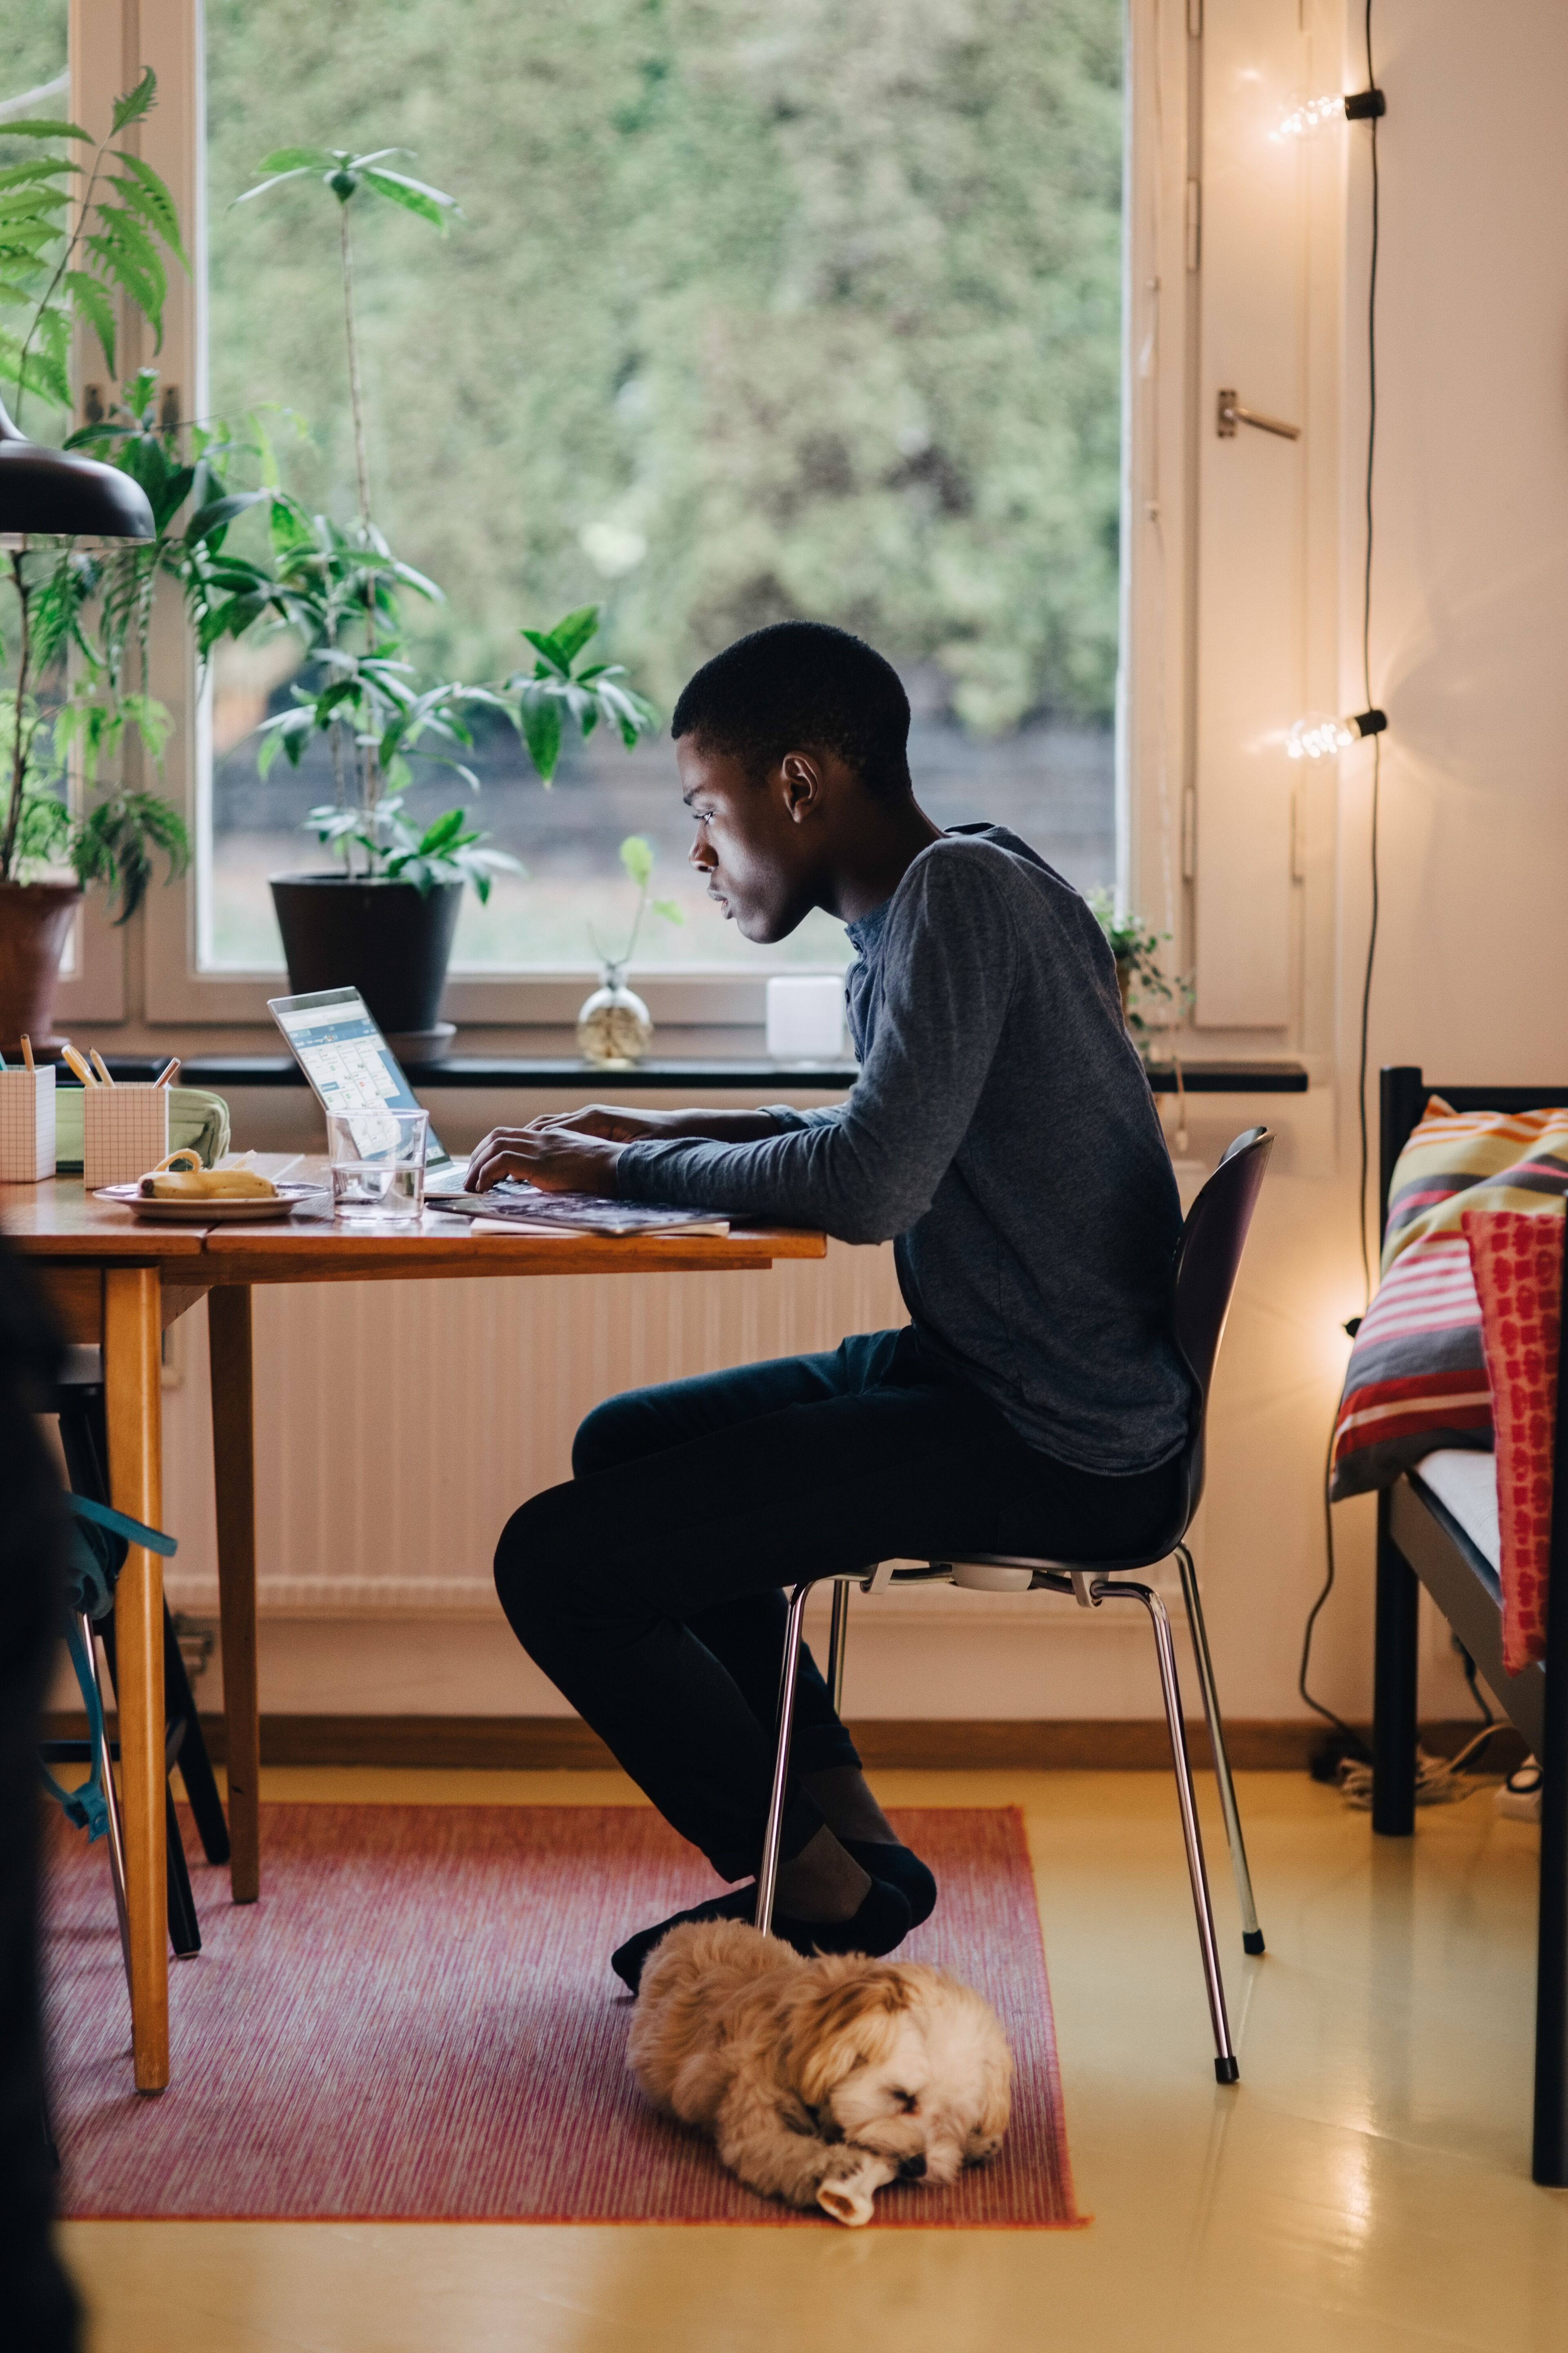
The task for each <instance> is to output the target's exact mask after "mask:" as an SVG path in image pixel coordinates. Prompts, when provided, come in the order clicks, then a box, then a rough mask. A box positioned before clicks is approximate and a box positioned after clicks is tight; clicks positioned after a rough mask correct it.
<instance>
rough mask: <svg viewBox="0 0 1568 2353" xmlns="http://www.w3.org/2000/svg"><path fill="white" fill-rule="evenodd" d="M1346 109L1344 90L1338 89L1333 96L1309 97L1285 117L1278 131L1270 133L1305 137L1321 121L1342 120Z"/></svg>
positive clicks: (1286, 136) (1292, 137)
mask: <svg viewBox="0 0 1568 2353" xmlns="http://www.w3.org/2000/svg"><path fill="white" fill-rule="evenodd" d="M1344 111H1345V101H1344V95H1343V93H1342V91H1338V90H1336V91H1335V92H1334V94H1333V96H1332V97H1331V98H1309V99H1308V100H1306V101H1305V102H1304V103H1303V104H1302V105H1300V106H1299V107H1297V108H1296V110H1295V111H1294V112H1293V113H1290V114H1288V115H1287V116H1286V117H1285V120H1284V121H1283V122H1282V123H1281V124H1280V125H1279V130H1278V131H1271V132H1269V134H1268V135H1269V137H1270V138H1271V139H1305V137H1306V136H1307V134H1308V132H1310V131H1316V129H1317V128H1318V125H1319V124H1320V123H1321V122H1338V121H1342V120H1343V118H1344Z"/></svg>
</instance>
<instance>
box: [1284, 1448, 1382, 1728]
mask: <svg viewBox="0 0 1568 2353" xmlns="http://www.w3.org/2000/svg"><path fill="white" fill-rule="evenodd" d="M1333 1468H1334V1441H1333V1437H1332V1435H1331V1436H1330V1439H1329V1453H1328V1460H1327V1461H1325V1462H1324V1464H1323V1540H1324V1544H1325V1546H1326V1549H1327V1552H1328V1559H1329V1573H1328V1575H1327V1577H1325V1578H1324V1579H1323V1589H1322V1591H1321V1593H1320V1594H1319V1596H1318V1598H1317V1599H1316V1600H1315V1601H1314V1602H1313V1604H1312V1607H1311V1609H1310V1610H1309V1612H1308V1614H1307V1629H1306V1631H1305V1633H1304V1634H1303V1635H1302V1637H1301V1669H1300V1673H1299V1674H1298V1676H1297V1678H1296V1688H1297V1690H1298V1691H1299V1692H1300V1694H1301V1697H1302V1698H1303V1699H1304V1700H1305V1701H1306V1703H1307V1705H1308V1706H1309V1707H1310V1709H1311V1711H1312V1713H1313V1715H1321V1717H1322V1719H1323V1721H1324V1723H1325V1724H1331V1725H1333V1727H1334V1729H1335V1731H1336V1732H1342V1733H1343V1735H1344V1736H1345V1738H1346V1740H1347V1741H1349V1742H1350V1743H1351V1744H1352V1750H1353V1753H1354V1754H1355V1755H1356V1756H1358V1757H1364V1756H1365V1755H1366V1753H1367V1752H1366V1743H1365V1742H1364V1741H1363V1738H1362V1736H1361V1735H1360V1733H1359V1732H1356V1731H1354V1730H1352V1727H1351V1725H1348V1724H1347V1723H1346V1722H1345V1720H1344V1718H1343V1716H1342V1715H1335V1714H1334V1711H1333V1709H1332V1708H1331V1707H1325V1706H1324V1704H1323V1703H1322V1701H1321V1699H1314V1698H1313V1697H1312V1694H1311V1693H1310V1691H1309V1690H1308V1689H1307V1670H1308V1668H1309V1667H1310V1664H1311V1662H1312V1633H1313V1630H1314V1628H1315V1627H1316V1625H1317V1622H1318V1612H1319V1611H1320V1610H1321V1609H1322V1606H1323V1604H1324V1602H1325V1601H1327V1599H1328V1598H1329V1596H1330V1594H1331V1592H1332V1591H1333V1589H1334V1575H1335V1567H1336V1564H1335V1560H1334V1514H1333V1507H1332V1504H1331V1501H1330V1496H1329V1483H1330V1481H1331V1478H1332V1476H1333Z"/></svg>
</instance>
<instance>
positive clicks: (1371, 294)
mask: <svg viewBox="0 0 1568 2353" xmlns="http://www.w3.org/2000/svg"><path fill="white" fill-rule="evenodd" d="M1366 86H1367V88H1368V90H1375V89H1376V88H1377V76H1376V74H1375V73H1374V72H1373V64H1372V0H1366ZM1369 121H1370V124H1371V130H1372V258H1371V263H1370V267H1369V269H1368V273H1367V289H1366V376H1367V420H1366V501H1365V504H1366V565H1365V569H1364V571H1363V575H1362V608H1361V670H1362V691H1363V695H1364V696H1365V699H1366V708H1367V709H1368V710H1369V711H1370V710H1371V709H1372V707H1373V705H1372V543H1373V508H1372V485H1373V461H1374V459H1375V458H1376V455H1377V252H1378V229H1379V221H1378V177H1377V117H1376V115H1375V114H1373V115H1372V116H1371V117H1369ZM1382 783H1383V737H1382V736H1381V734H1379V735H1374V736H1373V739H1372V927H1371V930H1370V931H1369V933H1368V934H1367V943H1366V974H1365V977H1364V978H1363V982H1362V992H1361V1062H1360V1071H1359V1078H1358V1082H1357V1087H1356V1103H1357V1107H1358V1109H1359V1112H1360V1115H1361V1185H1360V1187H1359V1189H1358V1191H1357V1194H1356V1206H1357V1209H1358V1212H1359V1215H1360V1219H1361V1271H1362V1284H1363V1290H1364V1292H1365V1294H1366V1303H1367V1305H1368V1306H1369V1307H1370V1306H1371V1304H1372V1258H1371V1253H1370V1252H1369V1250H1368V1248H1367V1240H1366V1180H1367V1168H1368V1163H1369V1160H1370V1158H1371V1153H1370V1150H1369V1146H1368V1135H1367V1116H1366V1060H1367V1030H1368V1025H1369V1023H1370V1020H1371V1017H1372V976H1373V966H1374V965H1375V963H1376V961H1377V919H1378V912H1379V910H1378V872H1377V821H1378V802H1379V799H1380V787H1381V786H1382Z"/></svg>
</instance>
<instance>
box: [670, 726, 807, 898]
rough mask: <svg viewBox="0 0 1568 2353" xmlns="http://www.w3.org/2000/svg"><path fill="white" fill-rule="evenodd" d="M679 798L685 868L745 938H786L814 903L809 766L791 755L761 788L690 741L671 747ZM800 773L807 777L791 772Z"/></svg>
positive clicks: (724, 757)
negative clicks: (685, 832) (687, 847)
mask: <svg viewBox="0 0 1568 2353" xmlns="http://www.w3.org/2000/svg"><path fill="white" fill-rule="evenodd" d="M675 757H676V763H677V765H678V766H679V770H680V783H681V797H682V798H683V799H684V801H685V803H686V806H687V807H688V808H689V810H690V812H691V815H692V817H693V818H694V820H695V822H696V828H697V838H696V839H695V840H694V841H693V843H692V845H691V852H690V862H691V864H692V865H693V866H694V867H695V868H696V870H697V871H698V873H699V874H700V875H701V876H702V878H703V880H704V881H705V882H706V883H707V885H708V895H709V897H710V899H713V900H716V901H717V902H718V903H719V905H720V906H721V907H722V909H723V910H724V913H725V914H726V915H727V916H731V917H732V918H733V919H734V923H735V927H736V929H737V931H739V932H740V933H741V934H742V938H744V939H748V940H755V941H757V942H759V943H763V944H765V943H767V942H769V941H773V940H782V939H785V938H787V937H788V935H789V934H790V933H791V932H793V931H794V930H795V926H796V925H797V924H798V923H800V922H801V921H802V920H803V919H804V917H805V915H806V914H807V913H809V911H810V909H811V908H812V906H813V905H814V904H815V903H816V900H815V895H814V892H813V867H814V862H815V853H816V848H817V844H816V832H817V830H818V828H817V827H816V825H814V824H813V823H811V822H809V821H808V819H807V810H808V807H809V805H810V804H811V803H812V801H813V798H814V796H813V791H812V779H811V776H810V774H809V771H810V769H811V766H812V764H811V763H810V762H809V760H800V759H797V758H796V755H795V754H790V755H789V756H788V757H787V758H786V759H785V760H784V762H783V763H782V764H781V765H780V766H779V767H777V768H774V769H773V770H772V771H771V772H770V774H769V775H768V776H767V777H766V778H765V779H764V780H763V782H761V783H759V782H757V781H756V779H755V778H754V777H752V776H748V774H747V773H746V771H745V769H744V768H743V767H742V765H741V763H740V762H739V760H737V759H736V758H734V756H733V755H732V754H729V753H725V752H712V751H709V750H708V749H707V748H706V747H705V746H704V745H702V744H700V743H699V742H697V741H696V740H695V739H694V738H692V737H690V736H687V735H683V736H681V737H680V739H679V742H678V743H677V744H676V747H675ZM796 767H801V768H803V769H805V770H806V771H807V772H808V773H807V775H806V776H804V777H803V776H795V775H794V774H793V773H792V771H793V770H794V769H795V768H796Z"/></svg>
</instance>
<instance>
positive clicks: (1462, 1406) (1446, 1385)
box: [1330, 1233, 1492, 1504]
mask: <svg viewBox="0 0 1568 2353" xmlns="http://www.w3.org/2000/svg"><path fill="white" fill-rule="evenodd" d="M1491 1442H1492V1409H1491V1398H1490V1396H1489V1392H1488V1389H1487V1371H1486V1359H1485V1357H1484V1356H1483V1355H1482V1352H1481V1311H1480V1308H1479V1304H1478V1303H1477V1300H1476V1286H1475V1281H1474V1278H1473V1277H1472V1275H1471V1273H1470V1253H1469V1251H1468V1249H1467V1248H1466V1246H1465V1238H1464V1236H1463V1234H1442V1233H1440V1234H1436V1235H1434V1236H1433V1237H1432V1238H1431V1239H1430V1240H1423V1241H1416V1242H1413V1243H1412V1244H1411V1246H1410V1248H1409V1249H1408V1250H1405V1252H1404V1253H1403V1255H1402V1256H1401V1257H1399V1258H1396V1259H1395V1260H1394V1264H1393V1265H1392V1266H1391V1267H1390V1268H1389V1270H1388V1272H1387V1273H1386V1274H1385V1275H1384V1278H1383V1281H1382V1282H1381V1283H1380V1284H1379V1285H1378V1289H1377V1294H1376V1296H1375V1298H1374V1299H1373V1303H1372V1305H1371V1306H1370V1307H1369V1308H1368V1309H1367V1312H1366V1314H1364V1315H1363V1318H1362V1324H1361V1329H1360V1331H1359V1332H1358V1333H1357V1334H1356V1337H1355V1345H1354V1347H1353V1348H1352V1351H1351V1360H1350V1365H1349V1366H1348V1368H1347V1370H1346V1373H1345V1386H1344V1393H1343V1395H1342V1397H1341V1398H1340V1409H1339V1415H1338V1419H1336V1421H1335V1423H1334V1454H1333V1484H1332V1487H1331V1491H1330V1492H1331V1494H1332V1497H1333V1500H1334V1502H1335V1503H1336V1504H1338V1503H1342V1501H1343V1499H1344V1498H1345V1496H1347V1495H1364V1494H1366V1493H1369V1492H1370V1490H1371V1489H1373V1487H1391V1486H1392V1485H1393V1483H1394V1481H1395V1479H1397V1478H1398V1476H1399V1474H1400V1472H1402V1471H1410V1470H1414V1468H1415V1465H1416V1463H1417V1462H1419V1461H1420V1460H1421V1458H1422V1456H1423V1455H1424V1454H1430V1453H1432V1452H1433V1451H1434V1450H1435V1449H1436V1448H1437V1447H1439V1446H1467V1447H1474V1448H1476V1449H1478V1450H1479V1449H1483V1448H1489V1447H1490V1445H1491Z"/></svg>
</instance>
